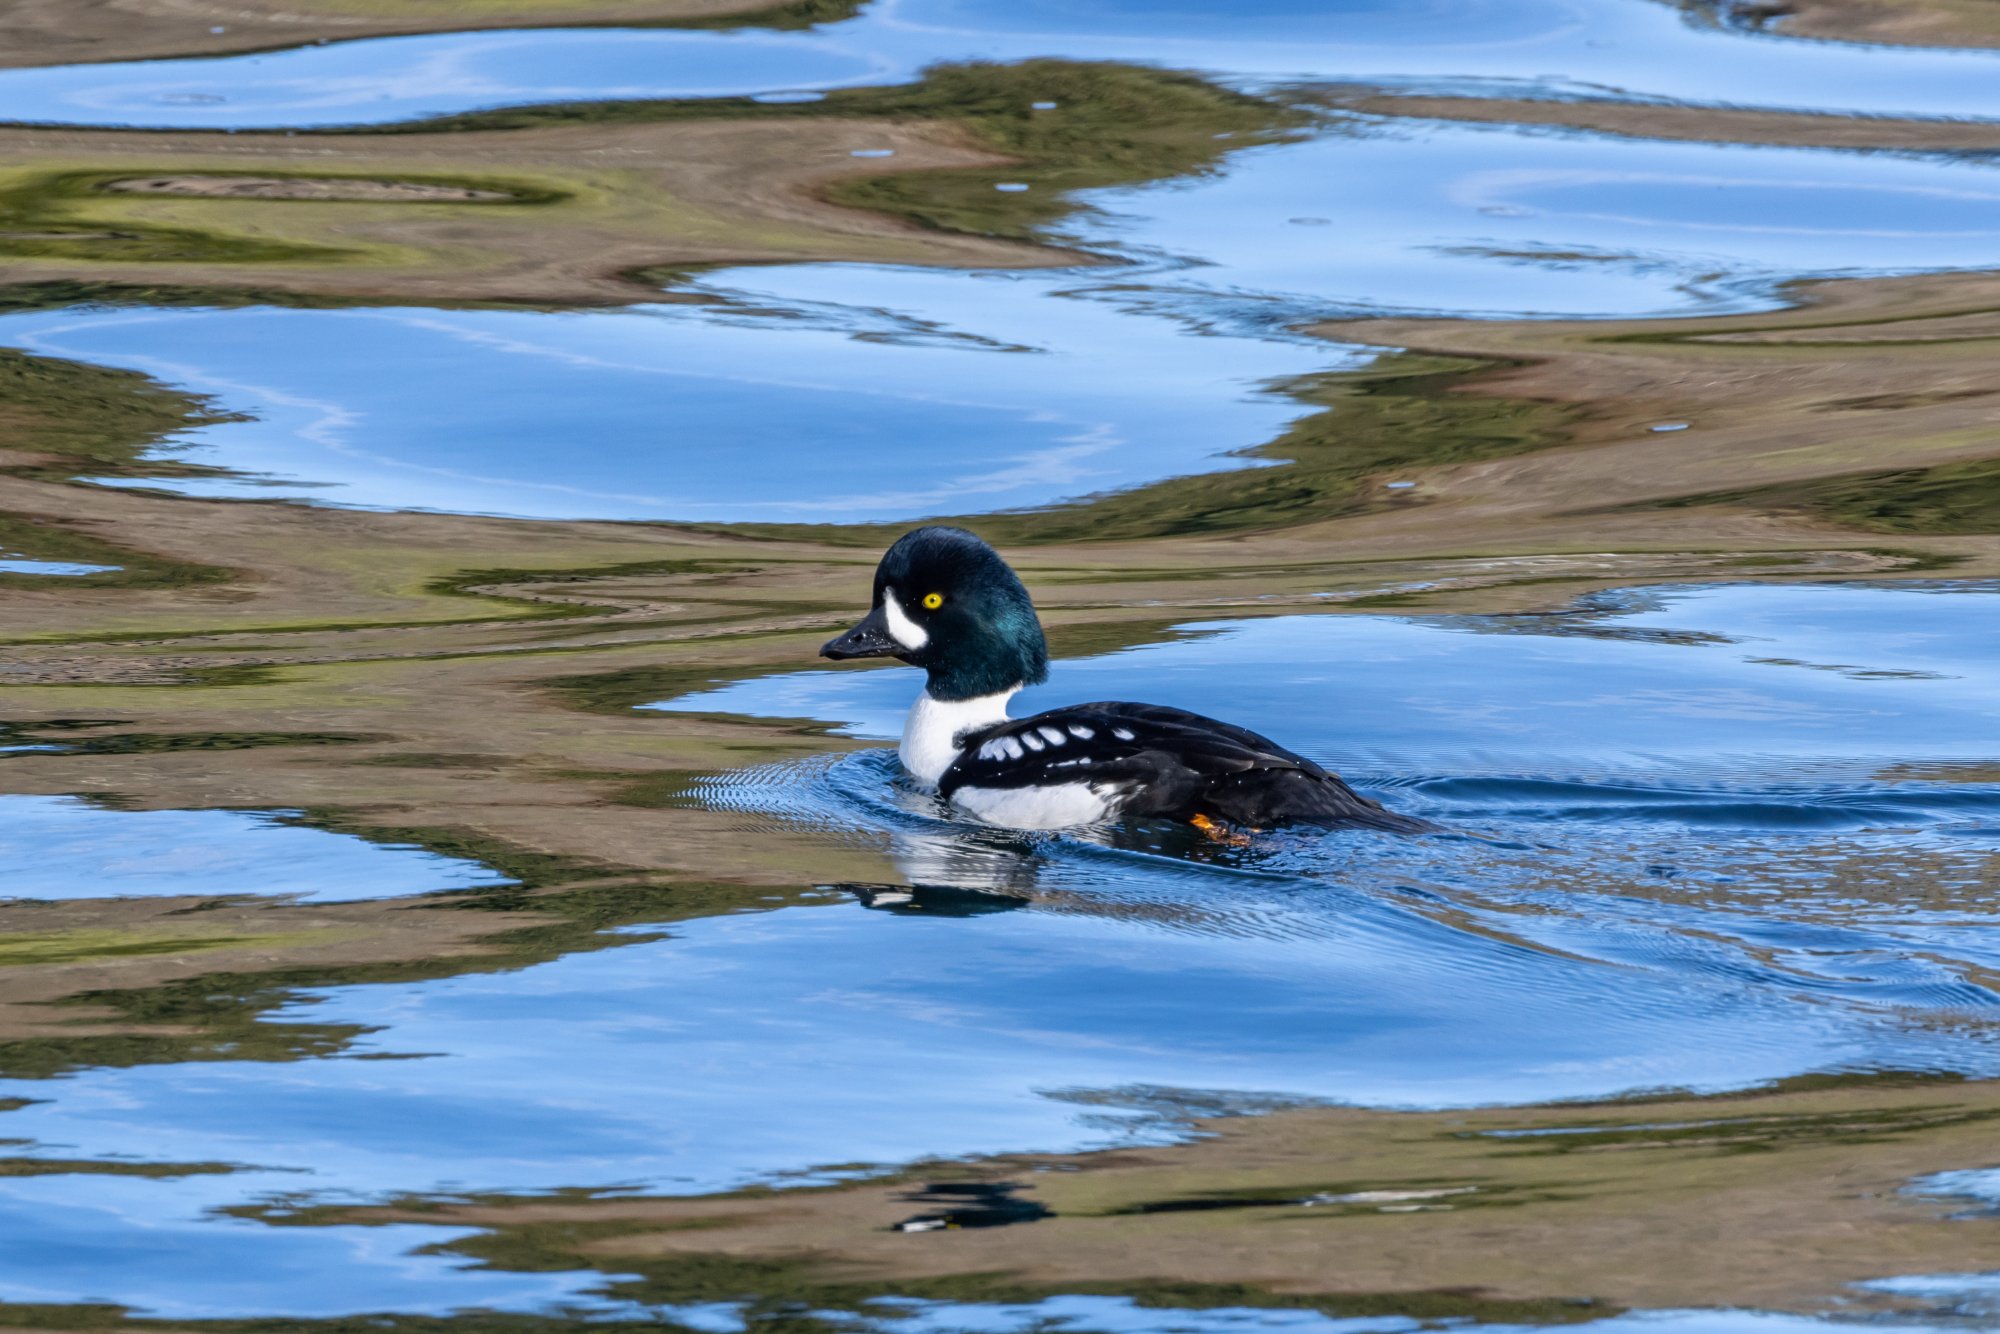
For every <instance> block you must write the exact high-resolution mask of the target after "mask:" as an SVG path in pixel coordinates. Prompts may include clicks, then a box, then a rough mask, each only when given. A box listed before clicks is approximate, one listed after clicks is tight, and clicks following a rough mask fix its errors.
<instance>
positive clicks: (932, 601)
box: [924, 593, 944, 611]
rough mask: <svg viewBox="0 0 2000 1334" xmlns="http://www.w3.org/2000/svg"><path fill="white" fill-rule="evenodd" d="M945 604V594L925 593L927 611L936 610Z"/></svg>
mask: <svg viewBox="0 0 2000 1334" xmlns="http://www.w3.org/2000/svg"><path fill="white" fill-rule="evenodd" d="M943 605H944V594H942V593H926V594H924V610H925V611H936V610H937V609H938V608H939V607H942V606H943Z"/></svg>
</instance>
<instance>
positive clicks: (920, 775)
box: [897, 686, 1021, 787]
mask: <svg viewBox="0 0 2000 1334" xmlns="http://www.w3.org/2000/svg"><path fill="white" fill-rule="evenodd" d="M1020 688H1021V687H1019V686H1009V687H1008V688H1007V689H1005V690H999V691H995V692H994V693H993V694H991V695H980V696H978V697H977V698H975V699H939V698H937V697H936V696H935V695H933V694H931V692H930V691H928V690H926V691H925V692H924V693H923V694H921V695H919V696H917V702H916V703H915V704H913V705H911V706H910V716H909V719H908V720H907V721H905V722H904V724H903V744H902V746H901V748H900V749H899V750H898V751H897V753H898V754H899V755H900V756H902V760H903V767H904V768H905V769H907V770H909V771H910V777H912V778H914V779H916V780H917V781H918V782H919V783H922V784H924V785H925V786H927V787H936V786H937V781H938V779H940V778H942V777H944V771H945V770H946V769H949V768H951V762H952V761H953V760H955V759H957V758H958V751H959V745H958V738H959V737H960V735H962V734H963V733H966V732H977V731H978V730H980V729H981V728H983V727H991V726H993V725H994V724H995V723H998V722H1004V721H1006V718H1007V701H1008V700H1010V699H1012V698H1013V697H1014V693H1015V692H1016V691H1018V690H1019V689H1020Z"/></svg>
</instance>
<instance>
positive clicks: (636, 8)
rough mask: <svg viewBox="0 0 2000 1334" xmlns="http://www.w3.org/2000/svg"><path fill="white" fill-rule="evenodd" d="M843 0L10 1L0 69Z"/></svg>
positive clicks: (823, 14)
mask: <svg viewBox="0 0 2000 1334" xmlns="http://www.w3.org/2000/svg"><path fill="white" fill-rule="evenodd" d="M854 8H855V6H854V5H853V4H852V3H847V2H846V0H804V3H799V2H798V0H791V2H789V3H788V2H787V0H443V3H439V0H13V3H10V4H8V5H7V6H6V7H5V9H4V10H0V68H5V67H7V66H22V65H77V64H84V63H87V62H94V61H107V60H154V59H161V58H166V57H173V56H209V55H227V54H230V53H233V52H238V51H268V50H271V49H273V48H278V47H288V46H304V45H307V44H309V43H315V42H336V41H352V40H354V39H356V38H360V37H390V36H398V35H401V34H406V33H420V32H467V31H473V30H477V29H481V28H537V27H558V26H560V27H572V26H585V25H598V24H672V25H676V26H692V25H701V26H714V25H730V26H734V25H738V24H741V25H745V26H747V25H751V24H756V23H760V22H762V23H766V24H772V25H777V26H794V25H797V24H799V23H803V22H814V21H830V20H833V19H838V18H843V17H846V16H847V15H848V14H849V13H851V12H853V10H854Z"/></svg>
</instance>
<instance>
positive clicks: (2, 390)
mask: <svg viewBox="0 0 2000 1334" xmlns="http://www.w3.org/2000/svg"><path fill="white" fill-rule="evenodd" d="M241 420H243V418H242V417H241V416H240V415H238V414H233V413H225V412H221V411H218V410H216V409H214V408H213V407H211V406H210V405H209V404H208V403H206V402H205V401H204V400H202V399H199V398H197V397H195V396H194V395H191V394H186V393H182V392H181V391H179V390H176V389H170V388H168V387H167V386H165V385H162V384H160V383H159V382H157V381H155V380H153V379H152V378H150V377H149V376H146V375H143V374H140V373H139V372H136V371H122V370H112V369H109V368H106V367H102V366H91V365H87V364H85V363H82V362H75V361H63V360H59V359H56V358H53V357H39V356H34V355H31V354H29V353H25V352H20V351H16V350H13V349H10V348H0V429H4V430H5V431H6V432H7V436H8V440H7V448H8V450H9V451H10V452H14V453H18V454H21V455H24V456H26V458H27V461H23V462H19V463H13V464H11V465H5V466H0V471H4V472H8V473H12V474H14V475H15V476H21V477H30V478H42V479H50V478H53V479H58V480H64V481H68V480H73V479H75V478H76V477H77V476H78V475H79V474H80V473H84V472H90V473H95V474H98V475H106V476H128V477H129V476H160V475H164V474H169V473H172V472H176V471H179V472H186V471H189V470H188V469H187V468H186V467H185V465H177V464H174V463H173V462H171V461H168V460H162V461H158V462H154V461H143V462H142V459H144V456H145V454H146V453H147V451H149V450H152V449H156V448H159V447H161V446H162V445H166V444H168V443H169V442H170V441H171V440H172V438H173V437H174V436H175V435H177V434H178V433H180V432H182V431H187V430H191V429H194V428H198V427H202V426H208V425H212V424H215V423H219V422H224V421H241ZM38 455H39V456H53V457H54V458H55V459H57V460H60V462H58V463H53V464H52V463H48V462H44V461H41V460H40V459H37V458H36V456H38ZM0 549H4V550H7V551H12V552H16V553H18V554H20V555H22V556H26V557H29V558H31V559H35V560H50V561H75V562H79V563H83V564H90V565H112V566H116V567H117V568H114V569H107V570H100V571H97V572H96V573H92V574H86V575H79V576H73V577H69V578H68V579H67V581H66V583H65V585H64V586H65V587H82V588H91V587H120V588H183V587H190V586H194V585H202V584H215V583H220V582H223V581H225V580H227V579H229V578H230V577H231V572H230V571H228V570H225V569H222V568H219V567H217V566H212V565H202V564H197V563H195V562H192V561H177V560H168V559H166V558H163V557H160V556H155V555H151V554H149V553H147V552H145V551H143V550H140V549H137V548H134V547H127V546H124V545H122V544H118V543H113V542H110V541H107V540H105V539H103V538H100V537H97V536H95V535H94V534H92V533H89V532H86V531H84V530H83V529H82V528H81V527H80V526H79V525H76V524H74V523H70V522H65V521H62V520H58V519H54V518H50V517H47V516H40V515H31V514H21V513H8V512H5V511H0ZM47 586H48V581H47V579H46V578H38V577H36V576H32V575H22V574H0V589H4V588H46V587H47Z"/></svg>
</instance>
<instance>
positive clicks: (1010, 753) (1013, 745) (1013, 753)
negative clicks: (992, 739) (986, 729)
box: [1000, 736, 1022, 760]
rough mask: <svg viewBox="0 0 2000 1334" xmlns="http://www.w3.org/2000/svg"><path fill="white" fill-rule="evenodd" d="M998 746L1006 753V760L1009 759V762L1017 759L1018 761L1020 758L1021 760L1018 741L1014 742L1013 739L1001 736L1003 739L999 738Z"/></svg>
mask: <svg viewBox="0 0 2000 1334" xmlns="http://www.w3.org/2000/svg"><path fill="white" fill-rule="evenodd" d="M1000 746H1001V748H1002V749H1003V750H1005V751H1006V752H1007V758H1008V759H1010V760H1018V759H1020V758H1021V754H1022V752H1021V743H1020V742H1018V741H1016V740H1015V739H1014V738H1013V737H1010V736H1003V737H1001V738H1000Z"/></svg>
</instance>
